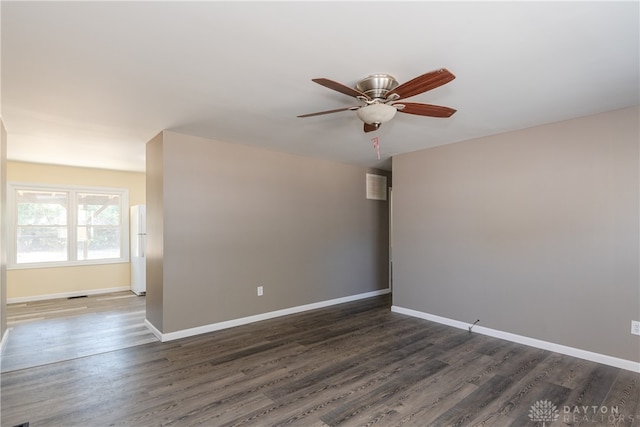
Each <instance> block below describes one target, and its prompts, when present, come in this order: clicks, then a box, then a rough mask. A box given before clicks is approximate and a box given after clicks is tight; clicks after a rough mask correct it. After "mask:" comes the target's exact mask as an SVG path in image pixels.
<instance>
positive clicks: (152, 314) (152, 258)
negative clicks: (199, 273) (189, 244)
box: [146, 133, 164, 331]
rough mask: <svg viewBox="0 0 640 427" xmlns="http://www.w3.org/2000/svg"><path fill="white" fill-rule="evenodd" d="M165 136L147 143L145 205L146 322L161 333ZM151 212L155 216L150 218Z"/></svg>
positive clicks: (158, 136) (160, 134) (159, 136)
mask: <svg viewBox="0 0 640 427" xmlns="http://www.w3.org/2000/svg"><path fill="white" fill-rule="evenodd" d="M162 137H163V134H162V133H159V134H158V135H156V136H155V137H154V138H153V139H152V140H151V141H149V142H148V143H147V149H146V151H147V155H146V162H147V165H146V191H147V195H146V205H147V253H146V261H147V296H146V302H147V320H148V321H149V322H151V324H153V325H154V326H155V327H156V329H158V330H159V331H162V325H163V321H162V319H163V317H162V313H163V301H164V298H163V297H164V292H163V263H162V261H163V260H162V257H163V252H164V245H163V244H164V241H163V238H164V234H163V229H164V228H163V227H164V223H163V221H164V213H163V194H164V187H163V175H162V174H163V166H164V160H163V152H162V148H163V141H162V140H163V138H162ZM149 212H152V213H153V214H152V215H149Z"/></svg>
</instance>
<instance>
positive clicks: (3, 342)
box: [0, 328, 11, 357]
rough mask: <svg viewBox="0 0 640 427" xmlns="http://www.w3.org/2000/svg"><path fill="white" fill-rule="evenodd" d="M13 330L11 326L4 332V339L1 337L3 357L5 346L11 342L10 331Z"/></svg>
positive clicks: (0, 351)
mask: <svg viewBox="0 0 640 427" xmlns="http://www.w3.org/2000/svg"><path fill="white" fill-rule="evenodd" d="M10 330H11V328H7V330H6V331H4V334H2V339H0V357H2V355H3V354H4V348H5V347H6V345H7V342H9V331H10Z"/></svg>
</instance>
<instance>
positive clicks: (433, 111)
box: [394, 102, 456, 117]
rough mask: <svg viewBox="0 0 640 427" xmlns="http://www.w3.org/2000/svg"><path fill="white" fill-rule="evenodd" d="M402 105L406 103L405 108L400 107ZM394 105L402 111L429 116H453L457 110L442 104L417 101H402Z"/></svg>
mask: <svg viewBox="0 0 640 427" xmlns="http://www.w3.org/2000/svg"><path fill="white" fill-rule="evenodd" d="M402 105H404V108H400V107H401V106H402ZM394 107H396V108H398V111H399V112H401V113H407V114H415V115H417V116H429V117H451V116H452V115H453V113H455V112H456V110H454V109H453V108H449V107H443V106H441V105H431V104H419V103H417V102H402V103H400V104H398V105H395V104H394Z"/></svg>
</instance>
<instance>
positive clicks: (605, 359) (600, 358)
mask: <svg viewBox="0 0 640 427" xmlns="http://www.w3.org/2000/svg"><path fill="white" fill-rule="evenodd" d="M391 311H392V312H394V313H398V314H405V315H407V316H412V317H418V318H420V319H424V320H429V321H432V322H436V323H440V324H443V325H447V326H452V327H454V328H458V329H465V330H468V329H469V326H471V325H470V324H469V323H465V322H461V321H459V320H454V319H449V318H447V317H441V316H436V315H435V314H429V313H424V312H422V311H417V310H412V309H410V308H404V307H398V306H396V305H392V306H391ZM473 332H475V333H478V334H481V335H488V336H490V337H494V338H500V339H503V340H507V341H511V342H515V343H518V344H524V345H528V346H530V347H535V348H540V349H542V350H549V351H553V352H555V353H560V354H564V355H567V356H572V357H577V358H579V359H584V360H589V361H591V362H596V363H602V364H604V365H608V366H613V367H615V368H620V369H624V370H627V371H632V372H637V373H640V362H634V361H632V360H626V359H620V358H618V357H613V356H608V355H606V354H601V353H594V352H592V351H587V350H582V349H579V348H575V347H569V346H566V345H562V344H556V343H552V342H549V341H543V340H539V339H536V338H530V337H526V336H523V335H517V334H512V333H510V332H504V331H500V330H497V329H491V328H487V327H484V326H479V325H476V326H474V327H473Z"/></svg>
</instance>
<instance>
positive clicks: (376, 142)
mask: <svg viewBox="0 0 640 427" xmlns="http://www.w3.org/2000/svg"><path fill="white" fill-rule="evenodd" d="M371 141H372V142H373V148H375V149H376V152H377V153H378V160H380V140H379V139H378V137H377V136H375V137H373V138H371Z"/></svg>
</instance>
